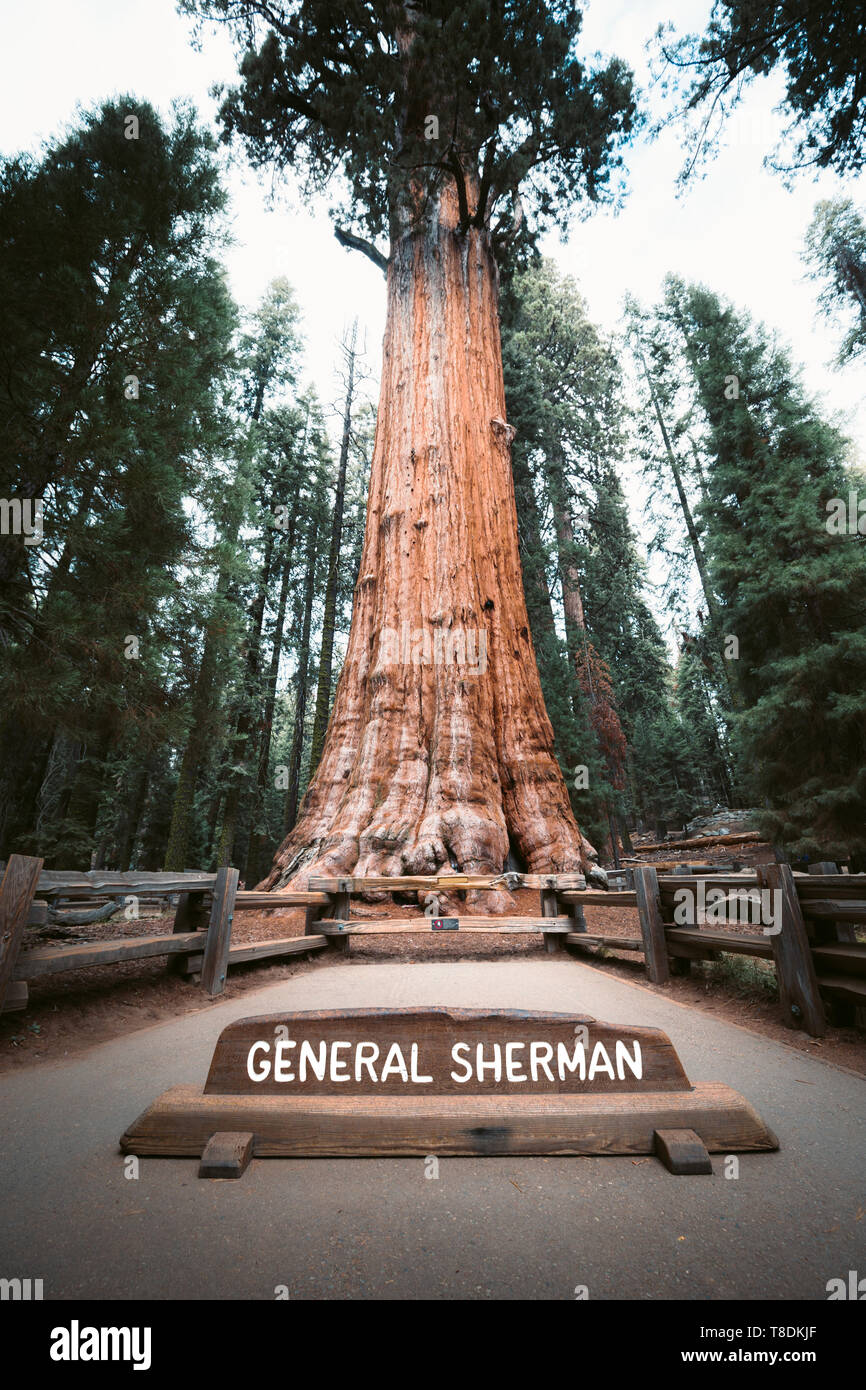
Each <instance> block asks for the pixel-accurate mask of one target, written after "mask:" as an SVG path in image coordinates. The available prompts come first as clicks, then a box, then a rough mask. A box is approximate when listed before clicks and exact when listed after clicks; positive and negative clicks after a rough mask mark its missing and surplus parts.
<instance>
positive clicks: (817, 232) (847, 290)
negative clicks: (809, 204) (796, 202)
mask: <svg viewBox="0 0 866 1390" xmlns="http://www.w3.org/2000/svg"><path fill="white" fill-rule="evenodd" d="M806 261H807V263H808V264H809V266H810V267H811V274H812V278H813V279H814V280H818V281H820V282H822V289H821V294H820V296H819V300H818V303H819V306H820V309H821V312H822V313H823V314H824V315H825V316H826V317H827V318H830V319H835V318H843V317H844V318H847V319H848V329H847V332H846V333H845V336H844V338H843V339H842V342H841V344H840V347H839V352H838V356H837V359H836V364H837V366H840V367H843V366H845V365H846V364H847V363H848V362H851V361H853V360H854V359H855V358H858V357H861V356H862V355H863V354H864V352H866V223H864V221H863V217H862V214H861V213H860V212H859V211H858V210H857V209H856V208H855V207H854V204H853V202H852V201H851V199H850V198H836V199H831V200H824V201H822V202H820V203H818V205H817V206H816V208H815V216H814V217H813V219H812V224H811V226H810V227H809V230H808V232H807V234H806Z"/></svg>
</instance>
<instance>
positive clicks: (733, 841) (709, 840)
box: [632, 830, 765, 854]
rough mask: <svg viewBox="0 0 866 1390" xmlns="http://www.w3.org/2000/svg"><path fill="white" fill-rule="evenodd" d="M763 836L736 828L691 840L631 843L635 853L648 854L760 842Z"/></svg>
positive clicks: (763, 839)
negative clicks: (668, 850)
mask: <svg viewBox="0 0 866 1390" xmlns="http://www.w3.org/2000/svg"><path fill="white" fill-rule="evenodd" d="M762 843H765V838H764V836H763V835H762V834H761V832H760V831H759V830H738V831H737V832H736V834H733V835H696V836H695V838H694V839H693V840H662V841H661V843H660V844H653V845H633V846H632V848H633V849H634V852H635V854H648V853H649V852H650V851H651V850H657V849H700V848H702V847H706V846H707V845H745V844H762Z"/></svg>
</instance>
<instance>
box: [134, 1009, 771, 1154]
mask: <svg viewBox="0 0 866 1390" xmlns="http://www.w3.org/2000/svg"><path fill="white" fill-rule="evenodd" d="M657 1136H660V1137H657ZM120 1144H121V1149H122V1150H123V1151H124V1152H125V1153H135V1154H180V1155H184V1154H186V1155H195V1156H196V1157H198V1158H203V1159H204V1163H203V1167H202V1169H201V1170H200V1172H201V1173H202V1176H208V1177H214V1176H239V1175H240V1173H241V1172H243V1169H244V1167H245V1166H246V1163H247V1162H248V1161H249V1156H250V1153H252V1154H254V1155H255V1156H256V1157H259V1158H263V1157H325V1156H328V1155H337V1156H344V1157H352V1156H362V1155H409V1154H416V1155H419V1154H420V1155H427V1154H438V1155H446V1154H474V1155H485V1156H486V1155H493V1154H652V1153H657V1154H658V1155H659V1156H660V1157H661V1158H662V1161H664V1162H665V1163H666V1164H667V1166H668V1167H669V1168H670V1169H671V1171H672V1172H683V1173H686V1172H691V1173H706V1172H708V1171H711V1165H709V1163H708V1159H707V1157H706V1155H707V1152H723V1153H733V1152H737V1151H744V1150H757V1149H775V1148H778V1143H777V1140H776V1138H775V1136H774V1135H773V1133H772V1132H771V1131H770V1130H769V1129H768V1128H767V1126H766V1125H765V1124H764V1123H763V1122H762V1120H761V1119H760V1117H759V1116H758V1115H757V1114H756V1113H755V1111H754V1110H753V1109H752V1107H751V1105H749V1103H748V1102H747V1101H746V1100H744V1099H743V1097H742V1096H740V1095H738V1094H737V1092H736V1091H733V1090H731V1088H730V1087H728V1086H725V1085H721V1084H719V1083H716V1082H702V1083H698V1084H697V1085H694V1086H692V1085H690V1084H689V1081H688V1078H687V1077H686V1074H685V1072H684V1071H683V1068H682V1066H681V1064H680V1061H679V1058H678V1057H677V1055H676V1052H675V1050H674V1048H673V1046H672V1045H671V1042H670V1039H669V1038H668V1037H667V1035H666V1034H665V1033H663V1032H661V1031H660V1030H659V1029H658V1028H632V1027H625V1026H620V1025H615V1024H609V1023H599V1022H597V1021H596V1020H595V1019H593V1018H587V1017H585V1016H581V1015H579V1014H559V1013H541V1012H533V1013H527V1012H521V1011H517V1010H512V1009H483V1010H481V1009H452V1008H445V1007H439V1008H414V1009H347V1010H341V1011H337V1010H327V1011H315V1012H305V1013H285V1014H270V1015H267V1016H265V1017H261V1018H244V1019H239V1020H238V1021H237V1022H235V1023H231V1024H229V1025H228V1027H227V1028H225V1029H223V1031H222V1033H221V1034H220V1036H219V1039H218V1041H217V1044H216V1048H215V1051H214V1055H213V1061H212V1063H211V1068H210V1072H209V1073H208V1077H207V1081H206V1084H205V1085H204V1087H201V1086H195V1085H178V1086H174V1087H172V1088H171V1090H169V1091H166V1092H165V1093H164V1094H163V1095H161V1096H160V1097H159V1098H158V1099H157V1100H156V1101H155V1102H154V1103H153V1105H151V1106H150V1107H149V1108H148V1109H147V1110H146V1111H145V1112H144V1114H143V1115H141V1116H139V1118H138V1119H137V1120H136V1122H135V1123H134V1124H133V1125H132V1126H131V1127H130V1128H129V1129H128V1130H127V1131H126V1133H125V1134H124V1135H123V1137H122V1138H121V1141H120Z"/></svg>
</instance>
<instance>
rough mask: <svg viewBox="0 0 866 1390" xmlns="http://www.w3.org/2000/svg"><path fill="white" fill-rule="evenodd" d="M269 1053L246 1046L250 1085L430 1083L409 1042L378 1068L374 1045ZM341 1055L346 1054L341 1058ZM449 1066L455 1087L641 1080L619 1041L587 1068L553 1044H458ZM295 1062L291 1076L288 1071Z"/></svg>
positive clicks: (578, 1056) (578, 1053) (635, 1049)
mask: <svg viewBox="0 0 866 1390" xmlns="http://www.w3.org/2000/svg"><path fill="white" fill-rule="evenodd" d="M292 1048H299V1050H298V1052H297V1054H296V1057H290V1056H289V1052H290V1050H291V1049H292ZM352 1049H354V1055H352V1051H351V1050H352ZM271 1051H272V1049H271V1044H270V1043H269V1042H265V1041H264V1040H260V1041H258V1042H254V1043H253V1044H252V1045H251V1047H250V1049H249V1052H248V1053H247V1075H248V1077H249V1078H250V1080H251V1081H266V1080H267V1079H268V1077H270V1076H273V1079H274V1081H281V1082H283V1081H285V1082H291V1081H297V1082H300V1084H301V1085H303V1083H304V1082H305V1081H306V1080H307V1077H308V1075H309V1074H310V1073H312V1075H313V1076H314V1077H315V1078H316V1080H317V1081H323V1080H324V1079H325V1077H326V1076H327V1077H328V1078H329V1079H330V1080H331V1081H335V1082H340V1081H351V1080H352V1079H353V1078H354V1080H355V1081H356V1082H357V1081H361V1080H367V1079H368V1078H369V1080H370V1081H373V1082H374V1083H377V1084H378V1083H380V1082H383V1081H387V1080H388V1079H389V1078H391V1077H399V1079H400V1080H401V1081H402V1082H404V1083H405V1084H406V1085H410V1084H414V1085H419V1086H427V1085H430V1084H432V1082H433V1081H434V1080H435V1078H434V1077H432V1076H428V1075H426V1074H424V1073H423V1072H422V1070H421V1066H422V1063H421V1057H420V1048H419V1044H418V1043H412V1045H411V1047H410V1049H409V1060H408V1063H407V1060H406V1055H405V1053H404V1050H403V1048H402V1047H401V1046H400V1044H399V1043H396V1042H395V1043H392V1044H391V1046H390V1047H389V1049H388V1051H387V1053H386V1054H385V1056H384V1058H383V1060H382V1062H381V1065H378V1064H379V1060H380V1057H381V1048H380V1047H379V1045H378V1043H374V1042H357V1043H350V1042H331V1043H328V1042H326V1041H322V1042H319V1043H316V1044H314V1043H311V1042H309V1041H307V1040H306V1039H305V1040H303V1041H302V1042H301V1043H300V1046H299V1045H298V1043H297V1041H291V1040H290V1039H288V1038H283V1039H281V1040H280V1041H279V1042H278V1043H276V1044H275V1046H274V1048H273V1056H271V1055H270V1054H271ZM346 1053H349V1055H348V1056H346V1055H344V1054H346ZM259 1054H262V1055H259ZM451 1061H452V1062H453V1063H454V1070H452V1072H451V1080H452V1081H456V1082H457V1084H458V1085H465V1084H466V1082H468V1081H477V1082H481V1083H482V1084H483V1083H484V1082H489V1083H492V1084H493V1085H496V1084H498V1083H499V1082H501V1081H502V1079H503V1075H504V1077H505V1080H506V1081H508V1082H511V1083H517V1084H519V1083H520V1082H522V1081H538V1080H539V1078H540V1077H544V1078H545V1079H546V1080H547V1081H555V1080H556V1079H557V1077H558V1078H559V1080H560V1081H564V1080H565V1079H566V1077H568V1076H572V1075H575V1074H576V1075H577V1077H578V1079H579V1080H580V1081H593V1080H594V1079H595V1077H596V1076H607V1077H609V1078H610V1080H611V1081H616V1080H619V1081H624V1080H625V1079H626V1073H627V1072H630V1073H631V1075H632V1076H633V1077H635V1078H636V1079H637V1080H638V1081H640V1080H641V1079H642V1077H643V1056H642V1054H641V1045H640V1043H639V1042H636V1041H635V1042H633V1043H632V1045H631V1048H629V1046H628V1044H626V1043H624V1042H623V1041H622V1040H621V1039H617V1041H616V1044H615V1047H614V1055H613V1057H611V1054H610V1052H609V1051H608V1049H607V1047H605V1045H604V1043H601V1042H597V1043H596V1044H595V1046H594V1048H593V1049H592V1055H591V1057H590V1059H589V1063H588V1064H587V1055H586V1049H585V1048H584V1045H583V1043H582V1042H575V1044H574V1046H573V1048H571V1049H570V1047H569V1044H567V1043H562V1042H558V1043H557V1044H556V1049H555V1051H554V1047H553V1044H552V1043H549V1042H543V1041H533V1042H507V1043H504V1044H503V1043H498V1042H494V1043H483V1042H480V1043H477V1044H476V1045H475V1047H474V1049H473V1047H472V1044H471V1043H465V1042H459V1043H455V1044H454V1046H453V1047H452V1049H451ZM295 1062H296V1064H297V1072H295V1071H294V1070H292V1064H293V1063H295Z"/></svg>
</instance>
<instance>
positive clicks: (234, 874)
mask: <svg viewBox="0 0 866 1390" xmlns="http://www.w3.org/2000/svg"><path fill="white" fill-rule="evenodd" d="M239 878H240V871H239V870H238V869H219V870H218V871H217V877H216V883H215V884H214V890H213V907H212V908H211V914H210V922H209V923H208V929H207V941H206V942H205V948H204V960H203V961H202V967H201V983H202V987H203V988H204V989H206V990H207V992H208V994H210V995H215V994H222V992H223V990H224V989H225V984H226V972H227V970H228V964H229V946H230V945H231V938H232V916H233V914H234V907H235V894H236V893H237V891H238V879H239Z"/></svg>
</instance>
